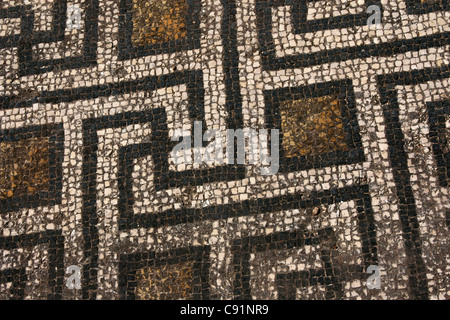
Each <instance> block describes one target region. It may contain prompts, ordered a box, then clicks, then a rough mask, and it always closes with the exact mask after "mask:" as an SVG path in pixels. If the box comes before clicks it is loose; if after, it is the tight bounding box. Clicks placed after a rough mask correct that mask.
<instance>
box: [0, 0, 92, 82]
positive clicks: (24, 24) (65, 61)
mask: <svg viewBox="0 0 450 320" xmlns="http://www.w3.org/2000/svg"><path fill="white" fill-rule="evenodd" d="M85 5H86V8H85V19H84V23H85V34H84V53H83V55H81V56H75V57H66V58H61V59H49V60H33V57H32V56H33V48H32V47H33V45H36V44H39V43H51V42H57V41H63V40H64V33H65V28H66V11H67V0H58V1H55V3H54V6H53V9H52V13H53V24H52V30H49V31H38V32H34V30H33V29H34V12H32V11H31V6H16V7H11V8H7V9H2V10H0V19H2V18H20V19H21V23H20V26H21V28H20V29H21V30H20V34H19V35H12V36H6V37H0V49H3V48H11V47H17V51H18V59H19V76H27V75H31V74H39V73H45V72H50V71H53V70H55V69H60V70H65V69H72V68H81V67H87V66H90V65H94V64H96V63H97V61H96V59H97V37H98V13H99V1H98V0H89V1H87V2H86V3H85Z"/></svg>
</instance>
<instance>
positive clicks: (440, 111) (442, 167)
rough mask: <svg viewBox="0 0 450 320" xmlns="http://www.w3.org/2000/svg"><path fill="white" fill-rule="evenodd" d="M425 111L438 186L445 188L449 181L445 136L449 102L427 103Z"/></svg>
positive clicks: (449, 111)
mask: <svg viewBox="0 0 450 320" xmlns="http://www.w3.org/2000/svg"><path fill="white" fill-rule="evenodd" d="M427 111H428V126H429V129H430V131H429V137H430V142H431V145H432V149H433V155H434V160H435V161H436V167H437V173H438V179H439V185H440V186H441V187H447V186H448V182H449V181H450V151H448V141H447V137H446V134H445V130H446V125H445V116H450V100H444V101H438V102H432V103H427ZM445 150H447V151H445Z"/></svg>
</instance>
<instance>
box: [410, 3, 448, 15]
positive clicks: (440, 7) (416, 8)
mask: <svg viewBox="0 0 450 320" xmlns="http://www.w3.org/2000/svg"><path fill="white" fill-rule="evenodd" d="M406 9H407V12H408V13H409V14H425V13H429V12H436V11H448V10H450V1H449V0H437V1H426V2H424V3H423V2H422V1H421V0H406Z"/></svg>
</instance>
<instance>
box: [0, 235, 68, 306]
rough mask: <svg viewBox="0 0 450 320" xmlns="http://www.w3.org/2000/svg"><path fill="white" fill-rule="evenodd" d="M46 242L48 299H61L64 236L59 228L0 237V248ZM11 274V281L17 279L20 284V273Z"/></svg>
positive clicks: (36, 244)
mask: <svg viewBox="0 0 450 320" xmlns="http://www.w3.org/2000/svg"><path fill="white" fill-rule="evenodd" d="M41 244H48V256H49V259H48V261H49V268H48V287H49V288H50V293H49V294H48V296H47V299H48V300H60V299H62V288H63V283H64V236H63V235H62V231H61V230H49V231H45V232H40V233H31V234H23V235H19V236H10V237H0V250H12V249H17V248H23V247H35V246H38V245H41ZM18 275H19V278H18V279H17V275H16V276H13V279H14V280H13V281H18V282H19V283H20V286H22V282H23V281H24V279H23V276H21V273H19V274H18Z"/></svg>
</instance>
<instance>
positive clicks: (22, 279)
mask: <svg viewBox="0 0 450 320" xmlns="http://www.w3.org/2000/svg"><path fill="white" fill-rule="evenodd" d="M27 281H28V277H27V275H26V273H25V268H20V269H6V270H1V271H0V284H6V283H9V282H12V285H11V289H10V293H11V300H24V299H25V286H26V282H27Z"/></svg>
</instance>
